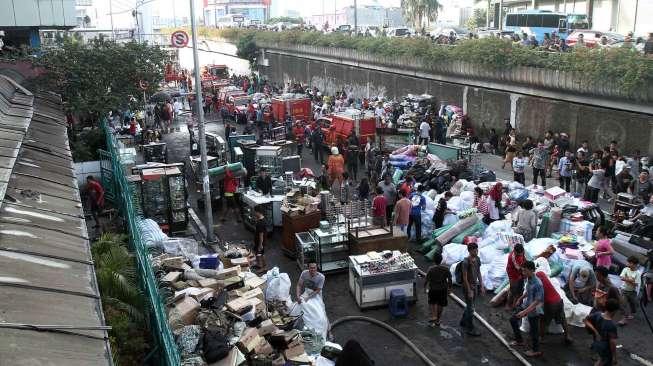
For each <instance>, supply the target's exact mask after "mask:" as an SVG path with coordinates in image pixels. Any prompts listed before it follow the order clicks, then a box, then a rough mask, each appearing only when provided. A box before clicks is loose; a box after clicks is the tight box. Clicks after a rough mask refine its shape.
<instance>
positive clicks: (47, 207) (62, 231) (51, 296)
mask: <svg viewBox="0 0 653 366" xmlns="http://www.w3.org/2000/svg"><path fill="white" fill-rule="evenodd" d="M25 92H26V91H24V90H21V88H20V87H19V86H17V84H15V83H13V82H11V81H10V80H8V79H7V78H6V77H4V76H2V75H0V185H1V187H2V188H0V190H1V191H2V192H1V193H2V195H1V197H2V200H0V202H1V203H0V294H1V295H0V323H20V324H37V325H71V326H84V327H88V326H103V325H104V315H103V313H102V308H101V302H100V297H99V291H98V288H97V284H96V281H95V272H94V267H93V263H92V258H91V253H90V244H89V240H88V234H87V232H86V223H85V221H84V213H83V208H82V204H81V201H80V194H79V190H78V188H77V182H76V179H75V175H74V167H73V162H72V156H71V153H70V149H69V145H68V137H67V133H66V125H65V118H64V114H63V112H62V111H61V107H60V105H61V103H60V101H58V100H57V98H56V97H55V96H53V95H50V94H39V95H36V96H34V95H32V94H31V93H29V92H27V93H25ZM0 339H2V341H1V342H0V355H2V356H1V358H0V364H2V365H4V364H7V365H23V364H24V365H111V363H112V362H111V355H110V351H109V345H108V339H107V333H106V331H104V330H69V331H63V332H62V331H58V332H42V331H36V330H31V329H14V328H3V327H0Z"/></svg>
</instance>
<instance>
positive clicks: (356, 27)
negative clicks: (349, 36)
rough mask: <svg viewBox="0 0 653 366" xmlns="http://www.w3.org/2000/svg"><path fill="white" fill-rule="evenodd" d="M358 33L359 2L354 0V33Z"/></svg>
mask: <svg viewBox="0 0 653 366" xmlns="http://www.w3.org/2000/svg"><path fill="white" fill-rule="evenodd" d="M356 34H358V2H357V1H356V0H354V35H356Z"/></svg>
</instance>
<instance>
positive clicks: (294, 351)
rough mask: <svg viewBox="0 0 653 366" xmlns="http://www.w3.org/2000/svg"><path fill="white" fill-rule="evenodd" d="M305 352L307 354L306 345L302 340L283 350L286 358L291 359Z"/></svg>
mask: <svg viewBox="0 0 653 366" xmlns="http://www.w3.org/2000/svg"><path fill="white" fill-rule="evenodd" d="M303 354H305V351H304V345H303V344H302V343H301V342H300V343H298V344H295V345H293V346H292V347H290V348H288V349H287V350H285V351H283V355H284V356H285V357H286V360H289V361H290V360H292V359H294V358H296V357H299V356H301V355H303Z"/></svg>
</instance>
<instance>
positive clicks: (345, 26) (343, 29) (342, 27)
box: [335, 24, 354, 33]
mask: <svg viewBox="0 0 653 366" xmlns="http://www.w3.org/2000/svg"><path fill="white" fill-rule="evenodd" d="M353 30H354V27H352V26H351V25H350V24H341V25H339V26H338V28H336V30H335V31H336V32H341V33H348V32H351V31H353Z"/></svg>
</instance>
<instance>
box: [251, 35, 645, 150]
mask: <svg viewBox="0 0 653 366" xmlns="http://www.w3.org/2000/svg"><path fill="white" fill-rule="evenodd" d="M302 47H303V46H297V49H295V50H288V49H281V48H272V47H269V48H266V49H265V51H263V54H262V58H264V59H266V60H267V61H266V64H267V65H268V66H260V69H259V72H260V73H261V74H262V75H264V76H266V77H267V78H268V79H269V80H272V81H275V82H302V83H304V84H308V85H311V86H313V85H314V86H316V87H318V88H319V89H321V90H325V91H326V92H327V93H329V94H331V93H334V92H335V91H336V90H340V89H342V88H344V89H345V90H346V91H347V92H348V93H349V94H352V95H354V96H356V97H368V96H369V97H375V96H383V97H385V98H391V99H392V98H401V97H403V96H405V95H406V94H409V93H412V94H421V93H428V94H431V95H433V96H435V97H436V98H437V99H438V100H439V101H446V102H447V103H450V104H456V105H459V106H462V107H463V109H464V110H465V112H466V113H467V114H468V115H469V116H470V118H471V120H472V123H473V124H474V126H475V128H476V130H477V131H478V132H479V133H481V134H484V133H486V132H487V131H488V130H489V129H490V128H496V129H497V131H500V132H501V131H503V128H504V122H503V121H504V119H505V118H510V120H511V123H512V124H513V126H515V127H516V128H517V130H518V132H519V134H520V135H522V136H525V135H530V136H533V137H541V136H543V135H544V132H545V131H546V130H549V129H550V130H553V131H559V132H567V133H569V134H570V137H571V139H572V142H573V143H575V142H580V141H582V140H585V139H586V140H588V141H589V142H590V146H591V148H599V147H602V146H605V145H607V143H608V142H609V141H611V140H616V141H618V142H619V145H620V146H621V147H622V150H623V151H625V152H633V151H634V150H635V149H637V150H640V151H642V152H643V153H645V152H648V153H649V154H651V155H653V137H652V136H651V135H652V133H653V102H649V101H648V100H649V99H650V97H651V96H652V95H653V93H649V92H644V93H642V94H640V95H639V96H638V98H639V99H641V100H646V101H641V100H637V98H636V99H632V100H627V99H624V98H620V97H619V96H617V95H612V96H611V94H613V93H617V92H616V91H614V89H612V88H610V87H608V86H606V87H604V88H602V89H600V90H598V89H597V90H596V94H597V95H594V96H592V95H588V94H587V93H582V92H581V90H580V89H579V90H578V91H577V92H572V91H573V90H574V89H575V88H580V86H579V85H575V86H574V85H572V84H571V83H570V82H569V80H570V79H569V78H567V79H564V78H562V77H561V76H559V75H558V76H556V79H555V80H557V81H556V82H558V83H559V84H558V86H559V88H558V89H554V88H553V87H552V86H551V85H550V84H546V83H551V82H553V81H551V80H548V79H547V78H546V77H544V75H540V76H539V78H538V76H537V75H533V79H532V83H533V85H531V86H529V85H525V84H524V83H523V82H522V83H521V84H518V83H513V84H511V83H510V80H513V79H510V77H513V76H506V79H504V80H501V75H500V77H499V78H496V77H494V78H493V77H491V76H492V75H490V74H489V73H488V74H487V75H485V76H486V77H487V81H484V80H483V79H482V78H481V77H480V76H479V75H480V74H479V73H480V71H479V70H472V69H470V66H465V65H461V66H460V67H459V68H458V70H454V71H451V74H445V75H439V74H433V73H432V72H430V71H429V72H420V71H418V70H417V67H418V66H419V65H417V64H416V63H415V62H414V61H413V62H410V61H406V64H405V65H404V67H402V66H401V65H400V64H399V61H401V60H390V59H389V60H386V61H387V63H388V64H391V65H390V66H388V65H383V64H379V63H378V60H376V61H375V60H373V59H372V58H370V56H369V55H364V54H363V55H360V54H358V53H356V52H355V51H347V53H345V54H344V56H342V55H340V56H338V55H337V52H335V51H333V52H332V54H331V55H330V56H329V55H327V56H328V57H327V56H325V55H324V54H316V52H317V51H315V50H312V49H306V50H304V49H302ZM304 48H305V47H304ZM353 53H356V54H353ZM357 56H358V57H360V59H358V61H352V60H355V57H357ZM338 57H339V58H338ZM452 67H453V66H452ZM452 70H453V69H452ZM465 72H469V73H470V78H469V82H466V81H465V77H464V74H465ZM516 72H519V73H522V74H523V73H524V72H525V71H524V70H517V71H516ZM452 75H453V76H452ZM504 76H505V75H504ZM547 80H548V81H547ZM565 80H566V81H565ZM565 83H566V84H565ZM534 85H539V86H538V87H536V86H534ZM547 85H548V86H549V87H547ZM565 85H567V86H568V88H567V87H565ZM584 88H585V87H584ZM583 90H585V91H586V92H589V90H588V89H583ZM599 94H600V95H599Z"/></svg>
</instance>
